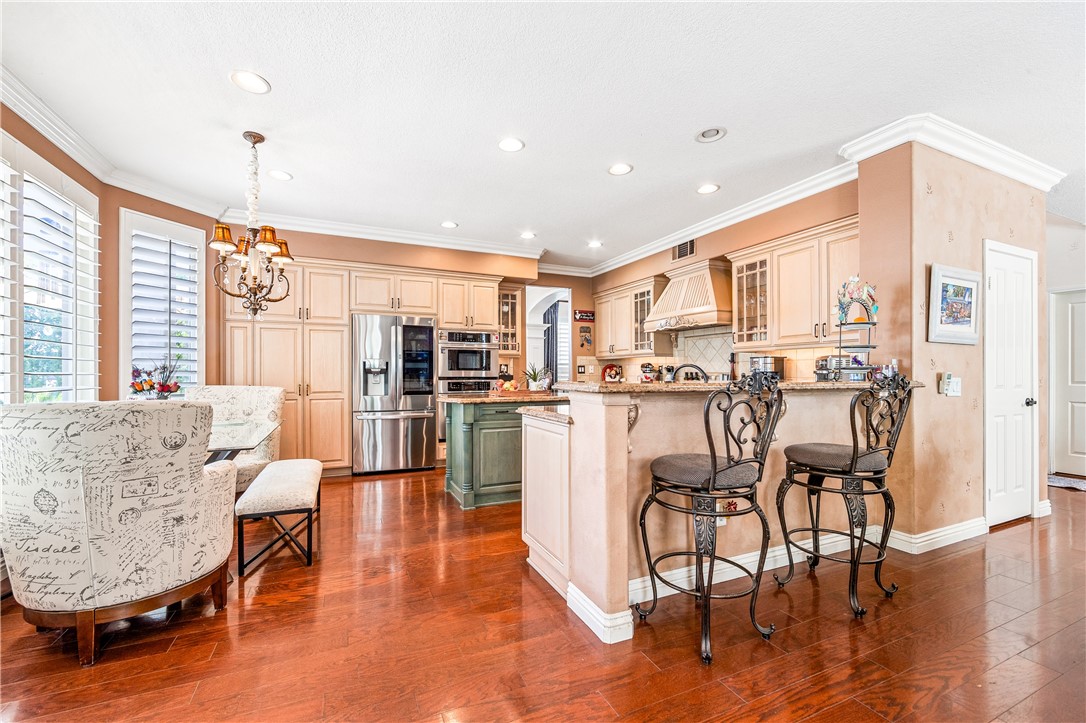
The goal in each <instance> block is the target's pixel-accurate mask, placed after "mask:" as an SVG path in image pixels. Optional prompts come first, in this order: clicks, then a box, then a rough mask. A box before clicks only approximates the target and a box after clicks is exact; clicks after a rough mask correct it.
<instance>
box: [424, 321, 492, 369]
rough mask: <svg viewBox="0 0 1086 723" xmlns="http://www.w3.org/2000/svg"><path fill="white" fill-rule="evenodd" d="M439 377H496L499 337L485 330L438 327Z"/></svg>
mask: <svg viewBox="0 0 1086 723" xmlns="http://www.w3.org/2000/svg"><path fill="white" fill-rule="evenodd" d="M437 356H438V361H437V363H438V369H437V377H438V379H464V378H472V377H476V378H478V377H484V378H488V379H496V378H497V376H498V340H497V338H496V336H495V335H494V334H492V333H491V332H488V331H451V330H448V329H442V330H439V331H438V333H437Z"/></svg>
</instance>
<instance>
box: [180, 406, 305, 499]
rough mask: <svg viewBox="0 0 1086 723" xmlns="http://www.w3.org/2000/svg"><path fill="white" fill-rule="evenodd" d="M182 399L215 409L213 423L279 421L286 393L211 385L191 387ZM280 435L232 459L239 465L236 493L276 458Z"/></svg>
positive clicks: (249, 483) (276, 431)
mask: <svg viewBox="0 0 1086 723" xmlns="http://www.w3.org/2000/svg"><path fill="white" fill-rule="evenodd" d="M185 398H186V399H187V400H189V401H192V402H208V403H210V404H211V406H212V407H214V408H215V421H216V422H248V421H253V420H261V421H268V422H282V421H283V402H284V401H285V399H286V392H284V391H283V389H282V388H281V387H246V386H231V385H214V386H206V387H192V388H191V389H189V390H188V391H187V392H186V393H185ZM281 435H282V429H281V428H277V429H276V430H275V431H274V432H272V433H271V435H270V436H269V437H268V438H267V439H265V440H264V441H263V442H261V443H260V444H259V445H258V446H257V447H256V449H253V450H252V451H249V452H242V453H240V454H239V455H238V456H237V457H235V458H234V464H236V465H237V466H238V483H237V492H238V494H241V493H242V492H244V491H245V490H247V489H248V488H249V485H251V484H252V483H253V480H254V479H256V476H257V475H258V474H260V472H261V470H263V469H264V468H265V467H267V466H268V463H269V462H274V461H275V460H277V459H279V440H280V437H281Z"/></svg>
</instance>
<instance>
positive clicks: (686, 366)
mask: <svg viewBox="0 0 1086 723" xmlns="http://www.w3.org/2000/svg"><path fill="white" fill-rule="evenodd" d="M683 369H693V370H695V371H696V372H697V373H698V374H701V380H702V381H703V382H707V381H709V375H708V374H706V373H705V370H704V369H702V368H701V367H699V366H698V365H697V364H680V365H679V366H677V367H675V371H673V372H671V374H669V375H668V376H670V377H671V378H670V379H668V378H667V377H664V381H665V382H673V381H676V380H677V379H678V378H679V372H680V371H681V370H683Z"/></svg>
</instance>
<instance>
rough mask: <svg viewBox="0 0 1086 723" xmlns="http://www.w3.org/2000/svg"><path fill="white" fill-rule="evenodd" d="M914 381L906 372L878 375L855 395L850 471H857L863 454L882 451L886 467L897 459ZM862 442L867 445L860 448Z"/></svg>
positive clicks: (853, 399) (852, 472)
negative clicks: (895, 457) (907, 376)
mask: <svg viewBox="0 0 1086 723" xmlns="http://www.w3.org/2000/svg"><path fill="white" fill-rule="evenodd" d="M912 396H913V395H912V382H910V381H909V380H908V378H906V377H905V375H903V374H891V375H887V376H882V375H879V376H876V377H875V378H874V379H873V380H872V381H871V386H869V387H868V388H867V389H863V390H861V391H860V392H858V393H857V394H856V395H854V396H853V397H852V462H851V464H850V465H849V467H848V470H847V471H848V473H849V474H855V473H856V467H857V464H858V463H859V460H860V458H861V457H863V456H865V455H868V454H882V455H884V456H885V457H886V467H887V468H889V467H890V464H891V463H892V462H893V461H894V450H895V449H896V448H897V440H898V438H899V437H900V436H901V430H902V429H904V427H905V417H906V416H908V414H909V404H910V403H911V402H912ZM861 443H862V444H863V445H864V448H863V451H862V452H861V450H860V445H861Z"/></svg>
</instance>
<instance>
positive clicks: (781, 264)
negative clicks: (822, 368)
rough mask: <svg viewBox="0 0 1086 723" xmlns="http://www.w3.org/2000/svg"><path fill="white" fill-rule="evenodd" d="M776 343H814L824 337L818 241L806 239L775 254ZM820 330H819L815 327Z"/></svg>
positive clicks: (774, 341)
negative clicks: (822, 331) (822, 334)
mask: <svg viewBox="0 0 1086 723" xmlns="http://www.w3.org/2000/svg"><path fill="white" fill-rule="evenodd" d="M773 274H774V283H773V290H772V293H773V301H774V302H775V303H773V304H772V305H771V306H772V307H773V308H774V313H773V322H772V324H771V326H772V327H774V328H775V333H774V338H773V339H772V342H773V343H774V344H810V343H813V342H816V341H818V340H819V339H820V338H821V323H822V314H821V312H820V308H821V306H822V297H821V292H820V286H821V285H820V282H819V266H818V241H817V240H813V241H804V242H802V243H799V244H796V245H794V246H789V247H786V248H782V249H780V250H779V251H776V252H774V254H773ZM816 327H817V328H818V329H819V332H818V333H817V334H816V333H815V328H816Z"/></svg>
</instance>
